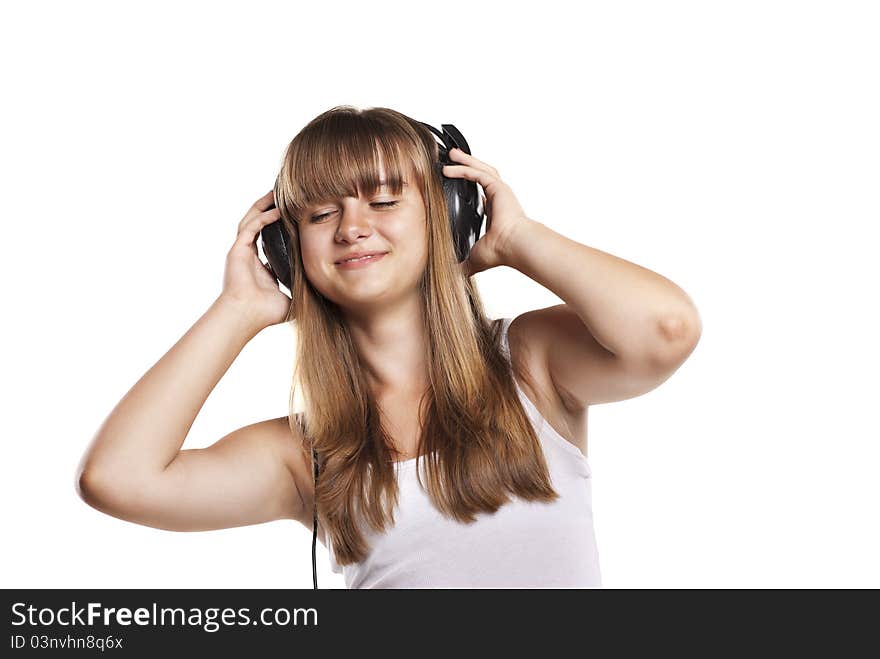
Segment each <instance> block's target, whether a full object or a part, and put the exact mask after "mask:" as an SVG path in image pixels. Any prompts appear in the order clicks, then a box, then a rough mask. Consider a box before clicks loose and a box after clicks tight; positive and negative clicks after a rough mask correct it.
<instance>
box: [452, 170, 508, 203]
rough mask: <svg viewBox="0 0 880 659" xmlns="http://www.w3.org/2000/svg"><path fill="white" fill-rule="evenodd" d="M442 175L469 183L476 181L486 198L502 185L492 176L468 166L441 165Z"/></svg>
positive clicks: (499, 180)
mask: <svg viewBox="0 0 880 659" xmlns="http://www.w3.org/2000/svg"><path fill="white" fill-rule="evenodd" d="M443 175H444V176H450V177H456V176H461V177H462V178H466V179H468V180H469V181H476V182H477V183H479V184H480V185H481V186H483V189H484V190H485V191H486V194H487V196H488V197H492V195H493V194H494V193H495V189H496V188H497V187H498V186H500V185H503V183H502V181H501V179H499V178H497V177H496V176H495V175H494V174H491V173H489V172H486V171H484V170H482V169H477V168H476V167H471V166H470V165H443Z"/></svg>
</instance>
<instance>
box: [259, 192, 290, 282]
mask: <svg viewBox="0 0 880 659" xmlns="http://www.w3.org/2000/svg"><path fill="white" fill-rule="evenodd" d="M271 208H275V206H274V204H273V205H272V206H271ZM260 242H261V243H262V245H263V254H265V255H266V260H267V261H268V262H269V268H270V269H271V271H272V274H273V275H274V276H275V279H277V280H278V281H279V282H281V283H282V284H284V285H285V286H286V287H287V290H289V291H290V292H291V294H292V293H293V288H292V282H291V277H290V238H289V237H288V235H287V230H286V229H285V228H284V222H283V221H282V220H278V221H276V222H272V224H267V225H266V226H264V227H263V228H262V229H261V230H260Z"/></svg>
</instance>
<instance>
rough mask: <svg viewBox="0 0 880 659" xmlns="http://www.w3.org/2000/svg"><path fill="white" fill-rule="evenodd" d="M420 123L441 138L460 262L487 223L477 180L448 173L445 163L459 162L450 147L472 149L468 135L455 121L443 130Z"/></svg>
mask: <svg viewBox="0 0 880 659" xmlns="http://www.w3.org/2000/svg"><path fill="white" fill-rule="evenodd" d="M419 123H420V124H421V125H422V126H424V127H425V128H427V129H428V130H430V131H431V132H432V133H433V134H434V135H435V136H436V137H437V138H439V140H440V142H437V152H438V158H437V162H436V163H435V167H436V168H437V172H438V173H439V175H440V181H441V182H442V183H443V194H444V196H445V197H446V205H447V207H448V208H449V227H450V229H451V231H452V241H453V244H454V246H455V254H456V257H457V259H458V262H459V263H462V262H463V261H464V260H465V259H467V257H468V255H469V254H470V251H471V247H473V246H474V243H475V242H477V240H478V239H479V237H480V229H481V228H482V226H483V219H484V217H485V216H484V213H482V212H481V209H480V199H479V192H478V191H477V184H476V183H474V182H473V181H468V180H466V179H462V178H451V177H448V176H446V175H445V174H444V173H443V166H444V165H456V164H458V163H455V162H453V161H452V160H451V159H450V158H449V150H450V149H453V148H455V147H458V148H459V149H461V150H462V151H464V152H465V153H470V152H471V149H470V146H469V145H468V143H467V140H466V139H465V138H464V135H462V134H461V131H459V130H458V129H457V128H456V127H455V126H454V125H452V124H441V127H442V128H443V132H440V131H439V130H437V129H436V128H434V127H433V126H432V125H431V124H426V123H425V122H423V121H420V122H419ZM435 142H436V140H435Z"/></svg>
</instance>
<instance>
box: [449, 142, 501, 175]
mask: <svg viewBox="0 0 880 659" xmlns="http://www.w3.org/2000/svg"><path fill="white" fill-rule="evenodd" d="M449 156H450V157H451V158H452V159H453V160H456V161H461V162H462V163H464V164H465V165H470V166H471V167H476V168H477V169H482V170H483V171H486V172H489V173H490V174H494V175H495V176H497V177H498V178H501V176H500V174H498V170H497V169H495V168H494V167H492V165H490V164H488V163H485V162H483V161H482V160H480V159H479V158H475V157H474V156H472V155H471V154H469V153H466V152H465V151H463V150H462V149H459V148H457V147H456V148H454V149H452V150H450V151H449Z"/></svg>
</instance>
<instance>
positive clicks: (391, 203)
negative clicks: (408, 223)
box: [312, 201, 397, 222]
mask: <svg viewBox="0 0 880 659" xmlns="http://www.w3.org/2000/svg"><path fill="white" fill-rule="evenodd" d="M370 206H379V207H381V208H393V207H394V206H397V201H375V202H373V203H372V204H370ZM334 212H335V211H330V212H329V213H321V214H320V215H314V216H312V222H320V221H321V220H323V219H324V218H325V217H327V216H328V215H332V214H333V213H334Z"/></svg>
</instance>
